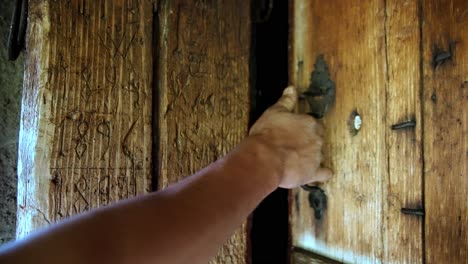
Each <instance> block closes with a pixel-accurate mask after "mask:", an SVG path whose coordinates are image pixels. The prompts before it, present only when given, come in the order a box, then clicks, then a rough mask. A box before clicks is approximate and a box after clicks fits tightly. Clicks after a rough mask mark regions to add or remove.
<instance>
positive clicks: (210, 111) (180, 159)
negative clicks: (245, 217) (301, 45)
mask: <svg viewBox="0 0 468 264" xmlns="http://www.w3.org/2000/svg"><path fill="white" fill-rule="evenodd" d="M249 7H250V2H249V1H240V2H239V1H238V2H236V1H182V0H178V1H162V2H161V3H160V5H159V12H160V13H159V31H160V32H159V34H160V38H161V41H160V54H159V56H160V64H159V69H158V77H157V79H158V93H159V106H158V111H159V115H158V124H159V132H160V135H159V154H158V160H159V161H158V164H159V170H158V186H159V188H165V187H167V186H168V185H169V184H171V183H174V182H176V181H178V180H180V179H182V178H184V177H186V176H188V175H191V174H193V173H195V172H196V171H197V170H199V169H201V168H203V167H204V166H206V165H208V164H209V163H211V162H213V161H214V160H216V159H217V158H219V157H221V156H223V155H224V154H225V153H227V152H228V151H229V150H230V149H232V148H233V147H234V146H235V145H236V144H237V143H238V142H239V141H240V140H241V139H242V138H243V137H245V136H246V133H247V129H248V112H249V56H250V54H249V50H250V10H249V9H250V8H249ZM227 191H228V190H227ZM213 198H214V199H215V197H213ZM246 261H247V225H246V224H243V225H242V227H241V228H239V229H238V230H237V231H236V233H235V234H234V235H233V236H232V238H231V239H230V240H229V241H228V242H227V243H226V244H225V245H224V246H223V247H222V249H221V251H220V252H219V254H218V256H217V257H216V258H215V259H214V260H213V261H212V262H213V263H245V262H246Z"/></svg>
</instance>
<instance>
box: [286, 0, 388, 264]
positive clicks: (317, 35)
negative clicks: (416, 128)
mask: <svg viewBox="0 0 468 264" xmlns="http://www.w3.org/2000/svg"><path fill="white" fill-rule="evenodd" d="M384 10H385V6H384V2H383V1H359V2H355V1H353V2H350V1H306V0H304V1H301V0H296V1H294V4H293V6H292V8H291V11H292V13H293V16H292V17H293V18H292V27H293V31H292V36H291V40H292V45H293V48H292V49H291V54H290V60H291V61H290V78H291V82H292V83H294V84H296V85H297V87H298V88H299V90H300V91H301V92H302V91H305V89H306V88H307V86H308V85H309V83H310V77H311V72H312V71H313V69H314V63H315V60H316V57H317V56H318V55H319V54H323V55H324V58H325V60H326V62H327V63H328V66H329V70H330V75H331V79H333V80H334V81H335V83H336V103H335V106H334V107H333V108H332V109H331V111H330V112H328V114H327V115H326V116H325V117H324V118H323V123H324V125H325V135H326V136H325V140H326V145H325V157H326V158H325V159H326V160H325V163H324V165H325V166H328V167H330V168H332V169H333V171H334V173H335V175H334V178H333V179H332V180H331V181H330V182H328V183H326V184H324V185H322V186H321V188H322V189H323V190H324V191H325V192H326V194H327V196H328V209H327V210H326V211H325V213H324V215H323V217H322V218H321V219H316V218H315V214H314V211H313V210H312V208H311V206H310V204H309V201H308V193H307V192H306V191H304V190H302V189H300V188H299V189H296V190H293V191H292V192H291V203H292V204H291V209H290V224H291V237H292V246H295V247H300V248H303V249H305V250H310V251H313V252H315V253H317V254H320V255H323V256H326V257H329V258H331V259H335V260H338V261H344V262H349V263H372V262H374V261H375V260H376V259H381V258H382V255H383V252H384V247H385V245H384V239H383V238H384V233H385V232H386V231H385V229H384V219H383V218H384V215H383V210H384V204H383V202H384V201H383V190H384V189H385V188H386V187H387V186H386V185H385V182H386V180H385V179H386V178H387V177H388V172H387V162H388V161H387V155H386V152H385V150H386V141H385V134H386V131H385V130H386V123H385V114H386V112H385V101H383V100H382V98H385V93H386V91H385V90H386V80H385V65H386V63H385V24H384V18H385V13H384ZM300 108H301V109H299V110H300V111H301V112H306V111H307V110H305V108H306V107H305V103H304V102H301V105H300ZM353 113H358V114H359V115H360V117H361V119H362V126H361V128H360V130H359V131H357V133H355V132H352V130H351V129H350V126H349V121H350V118H351V116H352V115H353Z"/></svg>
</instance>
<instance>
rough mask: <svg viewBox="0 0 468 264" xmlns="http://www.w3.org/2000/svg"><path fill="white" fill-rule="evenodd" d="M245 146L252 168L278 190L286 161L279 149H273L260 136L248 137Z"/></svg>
mask: <svg viewBox="0 0 468 264" xmlns="http://www.w3.org/2000/svg"><path fill="white" fill-rule="evenodd" d="M243 145H244V146H245V148H246V150H245V151H246V155H245V156H246V158H247V159H248V160H249V161H250V162H252V164H253V165H252V167H253V168H254V170H255V171H258V173H257V174H259V175H261V176H262V178H263V179H264V180H267V181H268V182H269V183H270V184H271V185H272V187H273V189H276V188H277V187H278V186H279V185H280V182H281V179H282V177H283V175H284V167H285V166H284V160H283V159H282V158H281V155H280V153H279V152H278V150H277V149H275V148H274V147H272V146H271V145H270V144H268V142H266V141H265V140H264V139H263V138H262V137H261V136H260V135H251V136H248V137H247V138H246V139H245V140H244V142H243Z"/></svg>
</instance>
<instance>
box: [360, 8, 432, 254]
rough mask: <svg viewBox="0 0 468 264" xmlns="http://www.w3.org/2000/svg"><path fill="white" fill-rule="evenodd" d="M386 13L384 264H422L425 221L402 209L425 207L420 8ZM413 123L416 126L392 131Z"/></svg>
mask: <svg viewBox="0 0 468 264" xmlns="http://www.w3.org/2000/svg"><path fill="white" fill-rule="evenodd" d="M385 13H386V18H385V19H384V23H385V36H386V43H385V44H386V45H385V51H384V52H385V54H386V62H385V63H386V65H387V66H386V67H387V70H386V73H385V76H386V95H385V96H384V97H381V98H379V99H378V103H379V104H381V107H385V108H386V110H385V111H386V119H385V131H386V146H387V147H386V149H385V150H384V151H386V156H387V164H386V165H387V168H384V169H386V170H387V178H383V179H382V182H383V188H382V195H383V197H382V199H383V201H382V202H383V208H382V210H383V211H382V212H381V214H382V217H383V219H382V221H383V230H382V231H383V233H382V235H383V236H384V237H383V249H382V250H383V253H382V257H381V258H380V259H381V260H382V263H422V262H423V246H424V245H423V233H422V232H423V231H422V229H423V225H424V218H423V217H421V216H415V215H407V214H402V213H401V208H411V209H416V208H423V197H422V189H423V185H422V175H423V169H422V140H421V137H422V124H423V122H422V117H421V99H420V98H421V97H420V93H421V74H420V56H421V53H420V43H421V35H420V26H419V15H420V10H419V4H418V1H405V0H389V1H386V7H385ZM367 89H372V87H368V88H367ZM408 121H415V122H416V126H415V127H414V128H406V129H400V130H392V129H391V127H392V125H395V124H401V123H404V122H408ZM378 165H379V166H384V165H385V163H383V164H378ZM358 173H359V172H358Z"/></svg>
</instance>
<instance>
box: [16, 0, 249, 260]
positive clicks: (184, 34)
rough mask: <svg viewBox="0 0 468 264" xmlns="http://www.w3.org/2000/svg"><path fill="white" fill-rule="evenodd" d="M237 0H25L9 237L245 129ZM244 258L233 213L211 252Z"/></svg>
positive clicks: (157, 179)
mask: <svg viewBox="0 0 468 264" xmlns="http://www.w3.org/2000/svg"><path fill="white" fill-rule="evenodd" d="M249 3H250V2H249V1H240V2H235V1H204V0H200V1H146V0H145V1H139V0H119V1H104V0H102V1H94V0H84V1H78V0H76V1H75V0H71V1H55V0H46V1H29V14H28V32H27V36H26V38H27V54H26V66H25V80H24V94H23V102H22V109H23V110H22V115H21V128H20V143H19V169H18V174H19V177H18V229H17V230H18V231H17V234H18V238H21V237H24V236H25V235H27V234H28V233H30V232H31V231H33V230H36V229H38V228H40V227H42V226H45V225H48V224H50V223H53V222H55V221H59V220H60V219H63V218H66V217H69V216H71V215H74V214H77V213H81V212H83V211H86V210H89V209H92V208H96V207H99V206H105V205H107V204H109V203H111V202H114V201H117V200H120V199H125V198H129V197H132V196H135V195H141V194H144V193H147V192H150V191H153V190H156V189H160V188H165V187H167V185H168V184H170V183H173V182H175V181H177V180H179V179H181V178H183V177H185V176H188V175H190V174H192V173H194V172H195V171H197V170H199V169H201V168H202V167H204V166H206V165H208V164H209V163H211V162H212V161H214V160H216V159H217V158H219V157H221V156H222V155H224V154H225V153H226V152H227V151H228V150H230V149H231V148H232V147H233V146H234V145H235V144H237V143H238V142H239V141H240V140H241V139H242V138H243V137H244V136H245V135H246V133H247V129H248V113H249V97H250V95H249V88H250V82H249V71H250V70H249V60H250V4H249ZM187 224H190V223H189V222H188V223H187ZM247 261H248V255H247V225H246V224H245V223H244V224H243V225H242V227H241V228H239V229H238V230H237V232H236V233H235V234H234V235H233V237H232V238H231V239H230V240H229V241H228V242H227V243H226V244H225V245H224V246H223V247H222V249H221V250H220V252H219V254H218V255H217V256H216V257H215V258H214V259H213V261H212V263H246V262H247Z"/></svg>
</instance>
